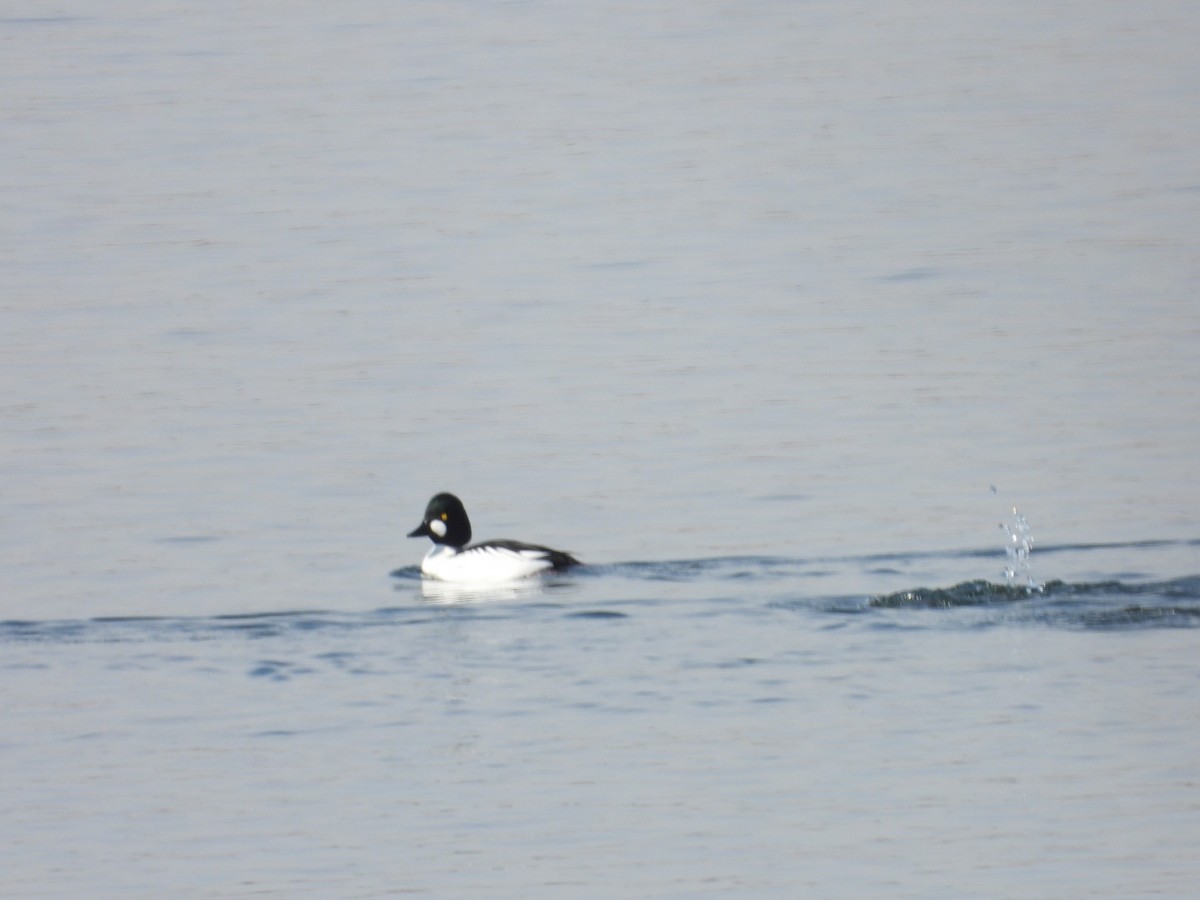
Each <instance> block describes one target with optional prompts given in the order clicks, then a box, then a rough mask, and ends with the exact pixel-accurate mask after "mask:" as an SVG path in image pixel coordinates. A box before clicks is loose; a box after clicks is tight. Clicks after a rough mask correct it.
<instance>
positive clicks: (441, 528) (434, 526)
mask: <svg viewBox="0 0 1200 900" xmlns="http://www.w3.org/2000/svg"><path fill="white" fill-rule="evenodd" d="M429 530H430V531H432V532H433V533H434V534H436V535H437V536H438V537H445V536H446V523H445V522H443V521H442V520H441V519H434V520H433V521H432V522H430V523H429Z"/></svg>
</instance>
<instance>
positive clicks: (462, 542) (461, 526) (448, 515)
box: [408, 494, 471, 550]
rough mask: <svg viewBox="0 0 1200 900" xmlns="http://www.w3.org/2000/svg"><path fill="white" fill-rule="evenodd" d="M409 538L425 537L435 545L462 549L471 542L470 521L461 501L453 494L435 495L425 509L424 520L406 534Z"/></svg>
mask: <svg viewBox="0 0 1200 900" xmlns="http://www.w3.org/2000/svg"><path fill="white" fill-rule="evenodd" d="M408 536H409V537H410V538H413V537H427V538H429V539H430V540H431V541H433V542H434V543H435V544H446V545H448V546H450V547H457V548H458V549H460V550H461V549H462V548H463V547H465V546H466V545H467V544H469V543H470V542H471V520H470V519H468V518H467V509H466V507H464V506H463V505H462V501H461V500H459V499H458V498H457V497H455V496H454V495H453V494H437V495H436V496H434V498H433V499H432V500H430V501H429V505H428V506H426V507H425V518H424V519H423V520H422V522H421V524H420V525H418V526H417V527H416V528H414V529H413V530H412V531H410V532H409V533H408Z"/></svg>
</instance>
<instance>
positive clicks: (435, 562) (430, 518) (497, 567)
mask: <svg viewBox="0 0 1200 900" xmlns="http://www.w3.org/2000/svg"><path fill="white" fill-rule="evenodd" d="M408 536H409V537H410V538H416V537H427V538H429V539H430V540H431V541H433V546H432V547H431V548H430V549H429V552H428V553H426V554H425V558H424V559H422V560H421V574H422V575H423V576H425V577H426V578H433V579H437V580H439V581H456V582H467V583H472V584H501V583H504V582H509V581H516V580H519V579H522V578H529V577H531V576H534V575H541V574H543V573H546V572H563V571H566V570H567V569H570V568H572V567H574V566H579V565H582V563H580V561H579V560H577V559H576V558H575V557H574V556H572V555H571V554H570V553H564V552H563V551H562V550H552V549H550V548H549V547H543V546H541V545H540V544H527V543H525V542H524V541H510V540H503V539H501V540H491V541H481V542H480V543H478V544H471V520H470V519H469V518H468V517H467V509H466V507H465V506H463V502H462V501H461V500H459V499H458V497H456V496H454V494H449V493H444V492H443V493H440V494H435V495H434V496H433V498H432V499H431V500H430V501H429V503H428V504H427V505H426V507H425V516H424V518H422V519H421V524H420V525H418V526H417V527H416V528H414V529H413V530H412V531H410V532H409V534H408Z"/></svg>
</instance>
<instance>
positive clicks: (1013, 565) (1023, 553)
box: [1000, 506, 1045, 594]
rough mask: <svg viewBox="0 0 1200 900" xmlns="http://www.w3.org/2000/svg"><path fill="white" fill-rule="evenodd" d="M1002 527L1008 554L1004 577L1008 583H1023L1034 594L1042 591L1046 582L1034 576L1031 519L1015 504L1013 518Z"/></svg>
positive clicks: (1002, 524)
mask: <svg viewBox="0 0 1200 900" xmlns="http://www.w3.org/2000/svg"><path fill="white" fill-rule="evenodd" d="M1000 529H1001V530H1002V531H1003V532H1004V534H1005V541H1004V552H1005V553H1006V554H1007V555H1008V565H1007V566H1006V567H1005V569H1004V579H1005V581H1006V582H1007V583H1008V585H1009V586H1010V587H1011V586H1014V585H1017V584H1019V583H1023V584H1024V586H1025V590H1026V591H1027V592H1028V593H1030V594H1032V593H1034V592H1035V591H1036V592H1038V593H1041V591H1042V590H1043V588H1045V585H1044V584H1041V583H1039V582H1038V581H1037V579H1035V578H1034V577H1033V563H1032V562H1031V561H1030V557H1031V556H1032V555H1033V529H1032V528H1030V527H1029V520H1028V519H1026V518H1025V516H1024V515H1023V514H1022V513H1021V511H1020V510H1018V509H1017V508H1016V507H1015V506H1014V507H1013V508H1012V518H1011V519H1010V520H1008V521H1006V522H1001V523H1000Z"/></svg>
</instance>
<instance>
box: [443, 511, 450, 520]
mask: <svg viewBox="0 0 1200 900" xmlns="http://www.w3.org/2000/svg"><path fill="white" fill-rule="evenodd" d="M448 518H450V517H449V516H448V515H446V514H445V513H442V521H443V522H445V521H446V520H447V519H448Z"/></svg>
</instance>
